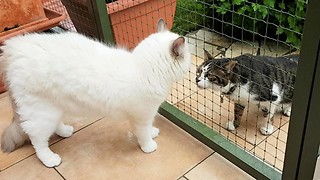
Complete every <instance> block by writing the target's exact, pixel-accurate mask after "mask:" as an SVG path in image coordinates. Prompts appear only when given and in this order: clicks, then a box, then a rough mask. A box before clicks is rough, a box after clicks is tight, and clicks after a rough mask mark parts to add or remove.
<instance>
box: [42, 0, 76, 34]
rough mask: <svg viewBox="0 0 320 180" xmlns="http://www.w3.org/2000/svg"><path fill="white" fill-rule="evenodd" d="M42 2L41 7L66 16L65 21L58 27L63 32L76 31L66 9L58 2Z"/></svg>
mask: <svg viewBox="0 0 320 180" xmlns="http://www.w3.org/2000/svg"><path fill="white" fill-rule="evenodd" d="M42 2H43V6H44V7H45V8H48V9H51V10H54V11H57V12H60V13H64V14H66V15H67V19H66V20H63V21H62V22H60V24H59V26H60V27H61V28H63V29H64V30H69V31H76V29H75V27H74V25H73V23H72V21H71V19H70V17H69V14H68V12H67V10H66V8H65V7H64V5H63V4H62V3H61V1H60V0H43V1H42Z"/></svg>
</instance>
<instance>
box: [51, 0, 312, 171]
mask: <svg viewBox="0 0 320 180" xmlns="http://www.w3.org/2000/svg"><path fill="white" fill-rule="evenodd" d="M79 1H80V0H78V1H75V2H79ZM146 1H147V0H118V1H113V0H110V1H106V3H107V5H106V6H107V10H108V14H109V18H110V21H111V27H112V31H113V36H114V40H115V43H116V44H117V45H118V46H126V47H128V48H134V46H135V45H136V44H137V43H138V42H140V41H141V40H142V39H143V38H144V37H146V36H147V35H149V34H151V33H153V32H155V24H156V22H157V20H158V19H159V18H163V19H165V20H166V21H167V22H168V20H169V19H170V18H173V17H174V23H173V27H172V31H174V32H177V33H179V34H181V35H184V36H185V37H186V38H187V42H188V43H189V47H190V49H191V51H192V54H193V61H192V66H191V69H190V71H189V73H188V74H187V75H186V77H185V79H184V80H183V81H181V82H178V83H177V84H175V85H174V86H173V89H172V91H171V94H170V96H169V97H168V99H167V101H168V102H169V103H170V104H172V105H174V106H175V107H177V108H178V109H180V110H181V111H183V112H184V113H186V114H188V115H189V116H191V117H193V118H195V119H197V120H198V121H200V122H202V123H203V124H205V125H206V126H207V127H209V128H210V129H212V130H214V131H215V132H217V133H219V134H220V135H222V136H224V137H225V138H226V139H227V140H229V141H230V142H232V143H234V144H235V145H237V146H238V147H240V148H241V149H243V150H245V151H247V152H248V153H250V154H252V156H254V157H256V158H258V159H261V160H262V161H263V162H265V163H266V164H268V165H270V166H271V167H273V168H274V169H276V170H279V171H282V169H283V164H284V154H285V147H286V142H287V132H288V124H289V118H288V117H284V116H283V115H282V114H280V113H277V114H276V115H275V117H274V121H273V124H274V126H275V129H274V132H273V133H272V134H271V135H269V136H264V135H262V134H261V133H260V131H259V124H258V123H259V122H260V121H261V118H262V115H261V112H260V114H259V113H258V108H257V107H256V106H255V105H252V104H250V103H249V102H248V103H249V104H248V105H247V107H246V109H245V112H244V115H243V117H242V120H241V125H240V127H239V128H237V129H236V131H228V130H226V127H225V126H226V125H225V124H226V122H227V120H228V119H231V118H234V102H232V101H230V100H229V99H227V98H224V102H223V103H221V98H220V94H221V93H220V92H216V91H212V90H210V89H207V90H200V89H199V88H198V87H197V85H196V83H195V77H196V69H197V67H199V65H200V64H201V63H202V62H203V61H204V60H203V59H204V52H203V49H206V50H207V51H209V52H210V53H211V54H212V56H213V57H215V58H223V57H226V58H234V57H237V56H239V55H242V54H246V53H248V54H252V55H263V56H273V57H279V56H283V55H288V54H292V53H294V54H299V48H300V45H301V44H300V39H301V36H302V27H303V23H304V16H305V11H306V6H307V0H280V1H277V2H276V1H275V0H264V1H262V0H197V1H196V0H178V1H175V0H169V1H165V0H163V1H162V0H161V1H157V2H158V3H157V4H156V3H155V4H151V5H149V6H148V8H145V7H143V6H138V5H137V4H139V3H145V2H146ZM81 2H82V4H83V3H84V2H86V1H81ZM68 3H69V4H71V5H72V6H74V7H75V8H76V9H80V10H81V12H80V13H79V12H78V15H75V16H74V17H76V16H81V18H82V19H81V18H80V19H78V22H79V23H80V24H82V25H83V26H87V27H88V28H89V30H87V29H86V28H84V27H83V26H81V25H78V24H77V23H75V26H76V28H77V30H78V31H79V32H84V33H85V34H90V33H91V32H89V31H93V30H92V27H91V26H90V23H86V22H87V21H89V20H90V21H94V20H93V19H90V17H87V16H88V12H87V11H88V9H87V11H86V12H82V9H83V8H84V5H81V3H80V5H79V4H75V3H73V2H71V1H68ZM45 6H46V7H49V8H51V9H54V10H58V11H61V10H62V9H64V8H61V2H60V1H59V0H46V2H45ZM128 6H131V7H135V8H136V9H137V10H136V11H134V12H130V11H129V12H125V13H123V10H124V9H126V8H127V7H128ZM243 7H246V8H251V10H252V11H253V12H249V10H248V9H245V8H243ZM57 8H59V9H57ZM247 11H248V12H247ZM116 12H122V13H120V15H118V16H115V13H116ZM69 13H70V12H69ZM84 17H85V19H83V18H84ZM279 19H280V20H279ZM73 21H74V22H76V21H77V20H76V19H74V18H73ZM169 21H170V20H169ZM61 26H62V27H64V29H67V30H75V29H74V28H73V25H72V23H70V21H68V22H63V23H62V24H61ZM90 27H91V29H90ZM169 28H171V24H170V22H169Z"/></svg>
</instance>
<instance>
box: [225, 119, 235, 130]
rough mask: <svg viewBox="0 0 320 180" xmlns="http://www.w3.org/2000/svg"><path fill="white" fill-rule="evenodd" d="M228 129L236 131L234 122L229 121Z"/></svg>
mask: <svg viewBox="0 0 320 180" xmlns="http://www.w3.org/2000/svg"><path fill="white" fill-rule="evenodd" d="M226 129H227V130H229V131H234V130H236V128H235V127H234V123H233V121H228V122H227V124H226Z"/></svg>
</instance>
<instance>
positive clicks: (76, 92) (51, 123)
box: [0, 19, 191, 167]
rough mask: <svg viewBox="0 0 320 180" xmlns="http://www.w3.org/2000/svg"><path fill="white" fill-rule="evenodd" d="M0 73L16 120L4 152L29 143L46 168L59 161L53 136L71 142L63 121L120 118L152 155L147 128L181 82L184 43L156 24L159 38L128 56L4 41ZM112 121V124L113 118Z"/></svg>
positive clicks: (71, 36)
mask: <svg viewBox="0 0 320 180" xmlns="http://www.w3.org/2000/svg"><path fill="white" fill-rule="evenodd" d="M1 50H2V51H3V53H2V55H1V57H0V67H1V69H2V72H3V73H4V75H5V81H6V83H7V86H8V89H9V92H10V95H11V98H12V102H13V105H14V111H15V115H14V118H13V122H12V124H11V125H10V126H9V127H8V128H7V129H6V130H5V131H4V133H3V135H2V140H1V148H2V150H3V151H4V152H11V151H13V150H14V149H16V148H17V147H19V146H21V145H22V144H23V143H24V142H25V140H26V139H27V138H29V139H30V141H31V143H32V145H33V147H34V148H35V151H36V155H37V156H38V158H39V159H40V160H41V161H42V162H43V164H45V165H46V166H47V167H54V166H58V165H59V164H60V163H61V158H60V156H59V155H58V154H55V153H53V152H52V151H51V150H50V148H49V147H48V140H49V138H50V136H51V135H52V134H53V133H56V134H58V135H59V136H62V137H69V136H71V135H72V133H73V127H71V126H69V125H65V124H64V123H63V122H62V121H61V117H62V116H63V115H64V114H66V113H68V114H73V115H79V116H83V115H88V113H93V114H101V115H103V116H107V117H110V115H113V116H114V114H116V113H117V114H119V115H123V116H125V117H126V118H127V119H129V120H130V122H131V124H132V126H133V131H134V133H135V135H136V137H137V140H138V143H139V145H140V147H141V149H142V151H144V152H146V153H150V152H152V151H155V150H156V149H157V144H156V142H155V141H154V140H153V138H154V137H156V136H157V135H158V133H159V130H158V129H157V128H155V127H153V126H152V123H153V118H154V116H155V115H156V113H157V110H158V107H159V105H160V104H161V103H162V102H163V101H165V99H166V97H167V95H168V92H169V91H170V87H171V85H172V83H174V82H176V81H179V80H181V79H182V78H183V76H184V74H185V72H187V71H188V69H189V66H190V64H191V55H190V53H189V50H188V47H187V44H186V43H185V39H184V38H183V37H179V35H177V34H174V33H172V32H170V31H169V30H168V29H167V27H166V25H165V22H164V21H163V20H162V19H161V20H159V22H158V32H157V33H155V34H152V35H150V36H149V37H147V38H146V39H145V40H143V41H142V42H141V43H140V44H139V45H138V46H137V47H136V48H135V49H134V50H133V51H132V52H129V51H127V50H124V49H117V48H114V47H109V46H106V45H104V44H102V43H100V42H97V41H94V40H91V39H89V38H87V37H84V36H82V35H79V34H76V33H63V34H29V35H25V36H19V37H14V38H12V39H10V40H7V41H5V43H4V46H3V47H1ZM117 117H118V116H114V117H113V118H117Z"/></svg>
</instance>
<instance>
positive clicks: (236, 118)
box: [227, 103, 245, 131]
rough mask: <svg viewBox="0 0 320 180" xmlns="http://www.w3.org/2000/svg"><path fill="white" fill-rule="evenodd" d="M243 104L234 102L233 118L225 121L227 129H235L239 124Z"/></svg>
mask: <svg viewBox="0 0 320 180" xmlns="http://www.w3.org/2000/svg"><path fill="white" fill-rule="evenodd" d="M244 108H245V106H244V105H242V104H240V103H235V104H234V120H229V121H228V122H227V129H228V130H230V131H233V130H235V129H236V128H237V127H239V126H240V120H241V118H242V115H243V112H244Z"/></svg>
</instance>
